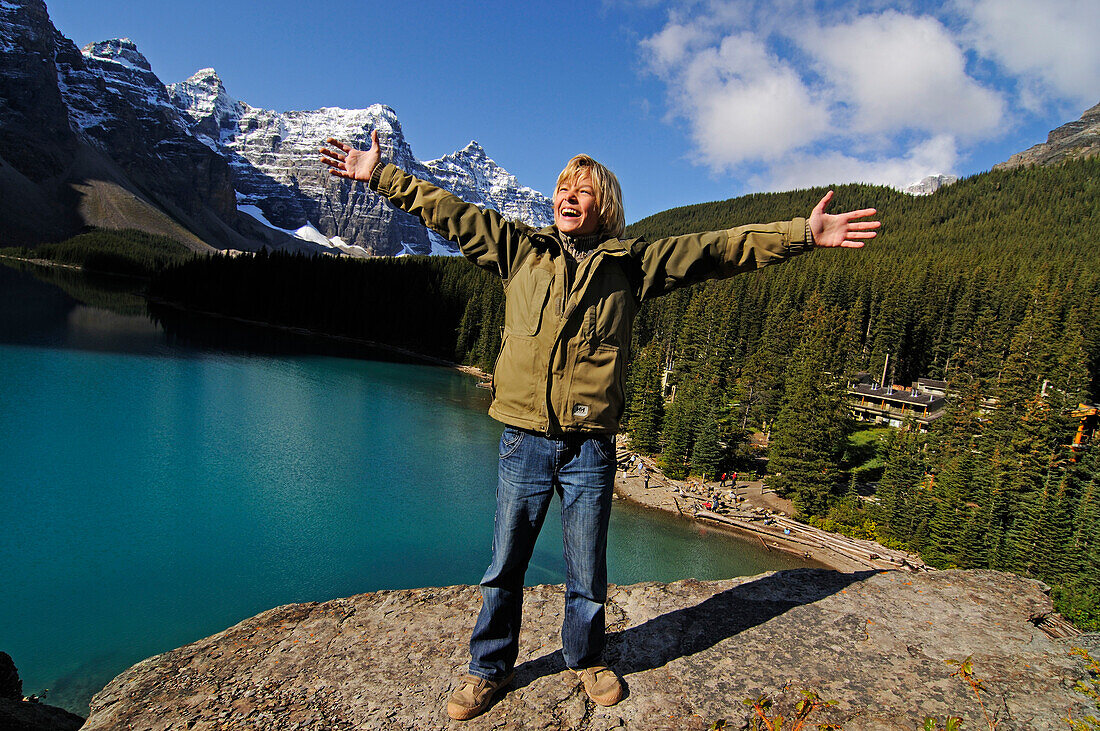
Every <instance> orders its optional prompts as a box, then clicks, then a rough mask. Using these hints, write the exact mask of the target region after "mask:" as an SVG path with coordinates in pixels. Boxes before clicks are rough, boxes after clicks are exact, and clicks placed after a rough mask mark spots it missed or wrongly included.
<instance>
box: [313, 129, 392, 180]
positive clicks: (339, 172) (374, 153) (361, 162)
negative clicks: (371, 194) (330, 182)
mask: <svg viewBox="0 0 1100 731" xmlns="http://www.w3.org/2000/svg"><path fill="white" fill-rule="evenodd" d="M326 141H327V142H328V144H330V145H332V146H333V147H335V148H336V149H335V150H330V149H329V148H327V147H322V148H321V162H323V163H324V164H325V165H328V166H329V168H331V169H330V170H329V172H330V173H332V174H333V175H335V176H337V177H340V178H347V179H348V180H359V181H361V182H364V183H365V182H367V181H369V180H370V176H371V174H372V173H373V172H374V168H375V166H376V165H378V163H379V162H380V161H381V160H382V148H381V147H380V146H379V144H378V130H371V133H370V149H369V150H357V149H355V148H354V147H352V146H351V145H346V144H344V143H343V142H341V141H340V140H337V139H334V138H332V137H329V138H328V140H326Z"/></svg>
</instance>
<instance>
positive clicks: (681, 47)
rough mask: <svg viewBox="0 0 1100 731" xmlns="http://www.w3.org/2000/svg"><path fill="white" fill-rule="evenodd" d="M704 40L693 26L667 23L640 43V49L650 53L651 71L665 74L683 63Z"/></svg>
mask: <svg viewBox="0 0 1100 731" xmlns="http://www.w3.org/2000/svg"><path fill="white" fill-rule="evenodd" d="M706 40H707V35H706V34H705V33H704V32H703V31H702V30H700V29H699V28H697V27H695V26H693V25H681V24H679V23H669V24H668V25H666V26H665V27H664V29H663V30H662V31H661V32H660V33H657V34H656V35H654V36H652V37H651V38H646V39H645V40H644V41H642V47H643V48H645V49H646V50H647V51H648V52H649V53H650V56H651V58H650V62H651V63H652V65H653V69H654V70H655V71H657V72H658V73H661V74H666V73H669V72H672V71H673V70H674V69H675V68H676V67H677V66H678V65H679V64H681V63H683V61H684V59H685V58H686V57H687V55H688V53H689V51H691V50H694V49H695V48H696V47H698V46H699V45H701V44H702V43H704V42H705V41H706Z"/></svg>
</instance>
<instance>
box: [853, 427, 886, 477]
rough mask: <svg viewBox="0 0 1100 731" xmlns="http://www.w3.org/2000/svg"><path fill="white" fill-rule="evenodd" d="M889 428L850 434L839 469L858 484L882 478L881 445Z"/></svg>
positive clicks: (864, 430)
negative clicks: (853, 477) (857, 481)
mask: <svg viewBox="0 0 1100 731" xmlns="http://www.w3.org/2000/svg"><path fill="white" fill-rule="evenodd" d="M889 433H890V427H877V426H876V427H867V428H864V429H859V430H857V431H855V432H852V434H851V435H849V436H848V445H847V446H846V447H845V449H844V459H843V460H842V464H841V467H842V468H843V469H845V470H848V471H849V472H850V473H851V474H852V475H854V476H855V478H856V479H857V480H859V481H860V482H873V481H876V480H878V479H879V478H880V477H881V476H882V469H883V467H884V466H885V464H886V463H885V461H884V459H883V455H882V448H881V445H882V443H883V442H885V441H886V435H887V434H889Z"/></svg>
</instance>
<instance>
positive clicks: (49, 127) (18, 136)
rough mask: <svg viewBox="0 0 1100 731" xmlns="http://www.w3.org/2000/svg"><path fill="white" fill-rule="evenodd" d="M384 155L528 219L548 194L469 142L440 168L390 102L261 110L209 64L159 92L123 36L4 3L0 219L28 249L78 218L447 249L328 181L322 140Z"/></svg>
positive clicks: (543, 218)
mask: <svg viewBox="0 0 1100 731" xmlns="http://www.w3.org/2000/svg"><path fill="white" fill-rule="evenodd" d="M372 129H378V130H379V133H380V135H381V136H382V139H383V146H384V147H385V154H386V159H387V160H391V161H393V162H396V163H397V164H399V165H401V166H402V167H404V168H405V169H406V170H408V171H409V172H411V173H413V174H416V175H420V176H423V177H425V178H427V179H429V180H432V181H433V182H436V183H439V184H441V185H442V186H444V187H446V188H449V189H451V190H453V191H454V192H455V193H457V194H458V195H460V196H462V197H463V198H465V199H466V200H469V201H471V202H473V203H477V204H478V205H482V206H487V207H493V208H495V209H497V210H499V211H501V213H502V214H504V215H505V216H507V217H510V218H513V219H518V220H523V221H525V222H528V223H531V224H533V225H536V226H541V225H545V224H546V223H548V222H549V220H550V215H551V213H550V203H549V201H547V200H546V199H545V198H544V197H543V196H542V195H540V194H539V193H537V192H535V191H533V190H531V189H529V188H525V187H523V186H522V185H520V184H519V182H518V181H517V180H516V179H515V178H514V177H513V176H511V175H509V174H508V172H507V171H505V170H503V169H502V168H500V166H498V165H497V164H496V163H494V162H493V161H492V160H491V159H489V157H488V156H487V155H486V154H485V151H484V150H482V149H481V148H480V147H479V146H478V145H477V144H476V143H471V144H470V145H469V146H467V147H466V148H465V149H463V150H460V151H458V152H455V153H454V154H452V155H447V156H445V157H444V158H441V159H440V160H436V161H429V162H420V161H418V160H417V159H416V158H415V157H414V156H413V154H412V151H411V149H410V148H409V145H408V143H407V142H406V141H405V138H404V135H403V134H402V132H401V125H400V123H399V122H398V120H397V116H396V114H395V113H394V112H393V110H392V109H389V108H387V107H384V106H382V105H374V106H372V107H370V108H368V109H358V110H344V109H335V108H326V109H320V110H316V111H305V112H274V111H269V110H264V109H257V108H254V107H251V106H249V105H248V104H246V103H244V102H241V101H237V100H236V99H233V98H232V97H230V96H229V95H228V93H226V90H225V88H224V85H223V84H222V82H221V80H220V79H219V78H218V76H217V74H216V73H214V72H213V71H212V70H210V69H205V70H203V71H200V72H199V73H197V74H195V75H194V76H193V77H192V78H191V79H188V80H187V81H185V82H181V83H179V84H172V85H171V86H170V87H166V86H165V85H164V84H163V83H162V82H161V81H160V79H159V78H158V77H157V75H156V73H155V72H154V71H153V69H152V68H151V66H150V64H149V62H148V60H147V59H146V58H145V57H144V56H143V55H142V54H141V52H140V51H139V50H138V48H137V46H136V45H135V44H134V43H133V42H132V41H130V40H128V39H125V38H121V39H114V40H108V41H102V42H98V43H92V44H89V45H88V46H86V47H84V48H83V49H78V48H77V47H76V45H75V44H73V42H72V41H70V40H69V39H67V38H65V37H64V36H62V35H61V34H60V33H59V32H58V31H57V29H56V28H55V27H54V26H53V23H52V22H51V21H50V18H49V14H48V12H47V10H46V5H45V3H44V2H43V0H0V224H2V227H3V229H4V234H5V242H6V243H18V244H29V245H33V244H36V243H39V242H42V241H50V240H58V239H62V238H66V237H67V236H71V235H73V234H75V233H79V232H80V231H81V230H83V229H85V228H86V227H89V226H93V227H97V226H98V227H107V228H137V229H140V230H143V231H149V232H153V233H158V234H164V235H168V236H170V237H172V238H175V239H177V240H180V241H182V242H184V243H185V244H187V245H188V246H191V247H192V248H193V249H196V250H210V249H211V247H213V248H218V249H253V250H255V249H258V248H260V247H261V246H267V247H268V248H278V249H290V250H305V251H328V252H331V253H347V254H352V255H358V256H365V255H369V254H382V255H385V254H400V253H433V252H435V253H446V252H452V251H453V250H454V249H453V247H451V246H450V245H449V244H445V243H444V242H443V241H442V240H441V239H439V238H437V237H434V235H433V236H429V234H428V232H427V231H426V230H425V229H424V228H423V227H422V226H420V225H419V224H417V223H416V222H415V221H414V220H413V219H412V218H410V217H409V216H407V215H405V214H403V213H399V212H397V211H395V210H394V209H392V208H391V207H390V206H389V204H388V203H386V202H384V201H383V200H382V199H381V198H380V197H379V196H377V195H375V194H373V193H370V192H369V191H367V190H366V189H365V186H363V185H359V184H356V185H350V184H348V183H347V182H345V181H342V180H338V179H336V178H333V177H332V176H330V175H328V174H327V168H325V167H324V166H323V165H322V164H321V163H320V161H319V156H318V153H317V148H318V147H319V146H320V145H321V144H323V141H324V139H325V138H326V137H337V138H340V139H345V140H348V141H349V142H352V143H353V144H358V145H365V144H366V141H367V140H368V139H369V133H370V130H372Z"/></svg>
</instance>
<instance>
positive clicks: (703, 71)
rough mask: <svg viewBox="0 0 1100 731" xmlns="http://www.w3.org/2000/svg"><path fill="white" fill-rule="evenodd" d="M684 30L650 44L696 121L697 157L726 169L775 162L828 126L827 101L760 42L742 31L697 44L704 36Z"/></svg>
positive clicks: (655, 63) (675, 99)
mask: <svg viewBox="0 0 1100 731" xmlns="http://www.w3.org/2000/svg"><path fill="white" fill-rule="evenodd" d="M683 28H684V26H679V25H677V26H672V25H670V26H668V27H666V28H665V30H664V31H662V32H661V33H660V34H658V35H656V36H654V37H653V38H651V39H649V40H648V41H647V42H646V48H647V49H648V50H649V51H650V53H651V54H652V55H651V64H652V68H653V69H654V70H655V71H657V72H658V73H660V74H661V75H662V78H664V79H665V80H666V82H668V84H669V87H670V98H671V101H672V105H673V109H674V111H675V112H676V113H677V114H679V115H680V116H683V117H684V118H686V119H687V120H688V122H689V124H690V126H691V137H692V139H693V140H694V142H695V145H696V149H697V152H698V157H699V161H700V162H703V163H705V164H707V165H709V166H711V167H712V168H715V169H722V168H725V167H728V166H731V165H736V164H738V163H741V162H744V161H746V160H768V159H774V158H777V157H780V156H782V155H785V154H786V153H788V152H789V151H791V150H792V149H796V148H798V147H800V146H802V145H805V144H806V143H808V142H810V141H812V140H813V139H815V138H816V137H817V136H819V135H821V134H822V133H823V132H824V131H825V129H826V127H827V123H828V112H827V109H826V108H825V106H824V104H822V103H821V102H820V101H818V100H817V99H815V98H814V96H813V94H811V92H810V90H809V88H808V87H807V86H806V85H805V84H804V83H803V82H802V80H801V79H800V78H799V76H798V74H797V73H796V72H795V71H794V69H793V68H791V67H790V66H789V65H787V64H785V63H783V62H782V61H780V60H779V59H778V58H777V57H776V56H775V55H773V54H770V53H768V51H767V49H766V47H765V46H764V44H763V43H762V42H761V41H760V40H759V39H757V38H756V37H754V36H752V35H751V34H748V33H743V34H739V35H731V36H727V37H726V38H724V39H722V41H721V42H720V43H719V44H718V45H717V47H715V46H714V45H712V44H707V45H704V46H703V47H699V46H698V42H699V41H700V40H701V39H702V38H704V34H703V33H701V32H696V33H690V32H686V31H684V30H683ZM670 29H674V30H671V31H670Z"/></svg>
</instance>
